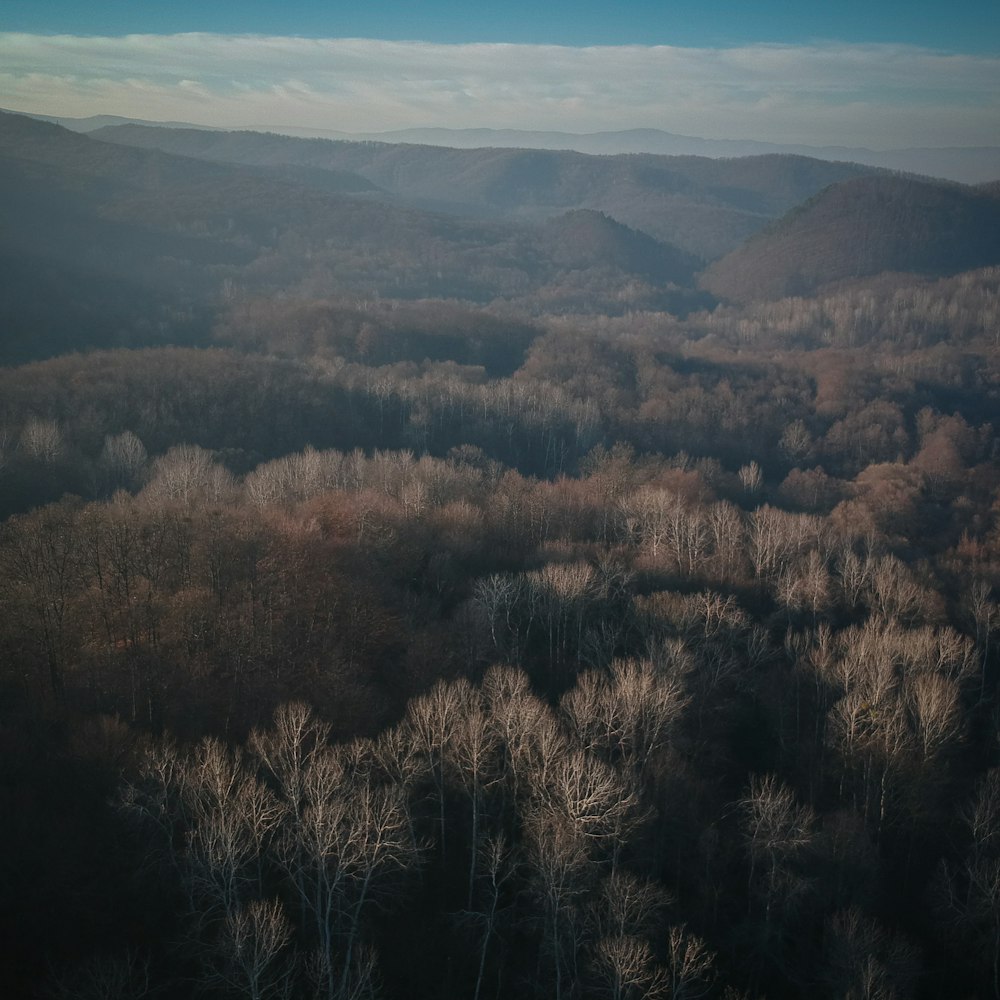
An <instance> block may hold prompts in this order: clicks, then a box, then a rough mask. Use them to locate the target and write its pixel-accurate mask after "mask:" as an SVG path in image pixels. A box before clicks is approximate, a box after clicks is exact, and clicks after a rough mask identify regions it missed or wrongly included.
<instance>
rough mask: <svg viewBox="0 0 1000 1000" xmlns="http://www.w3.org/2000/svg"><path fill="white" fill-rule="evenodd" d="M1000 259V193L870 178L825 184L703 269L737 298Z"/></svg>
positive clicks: (709, 281)
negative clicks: (886, 273) (817, 192)
mask: <svg viewBox="0 0 1000 1000" xmlns="http://www.w3.org/2000/svg"><path fill="white" fill-rule="evenodd" d="M998 263H1000V200H998V199H997V198H996V197H994V196H993V195H992V194H991V193H990V191H989V189H988V187H987V186H984V187H980V188H968V187H962V186H960V185H952V184H941V183H930V182H926V181H919V180H914V179H908V178H903V177H865V178H859V179H857V180H851V181H845V182H844V183H841V184H835V185H833V186H832V187H830V188H827V189H826V190H825V191H823V192H822V193H821V194H819V195H817V196H816V197H815V198H812V199H811V200H809V201H808V202H807V203H806V204H805V205H803V206H801V207H800V208H797V209H795V210H793V211H792V212H790V213H789V214H788V215H787V216H785V217H784V218H783V219H782V220H781V221H780V222H778V223H777V224H775V225H774V226H771V227H770V228H769V229H767V230H766V231H765V232H763V233H761V234H759V235H758V236H756V237H754V238H753V239H751V240H749V241H748V242H747V243H746V244H744V245H743V246H742V247H740V248H739V249H738V250H735V251H733V253H731V254H728V255H727V256H726V257H724V258H723V259H722V260H719V261H716V262H715V263H714V264H713V265H712V266H711V267H710V268H709V269H708V270H707V271H706V272H705V274H704V276H703V279H702V284H703V286H704V287H705V288H707V289H708V290H709V291H711V292H713V293H714V294H716V295H719V296H720V297H722V298H726V299H730V300H734V301H741V302H743V301H748V300H750V299H779V298H782V297H784V296H786V295H808V294H811V293H812V292H815V291H816V290H817V289H818V288H820V287H821V286H823V285H827V284H830V283H832V282H836V281H841V280H844V279H849V278H859V277H868V276H870V275H875V274H880V273H882V272H885V271H902V272H911V273H916V274H921V275H934V276H944V275H949V274H956V273H958V272H961V271H968V270H972V269H973V268H978V267H986V266H989V265H996V264H998Z"/></svg>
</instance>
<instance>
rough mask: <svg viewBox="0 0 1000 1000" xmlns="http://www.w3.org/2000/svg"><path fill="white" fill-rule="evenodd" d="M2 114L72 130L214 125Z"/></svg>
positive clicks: (99, 117)
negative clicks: (134, 126) (137, 126)
mask: <svg viewBox="0 0 1000 1000" xmlns="http://www.w3.org/2000/svg"><path fill="white" fill-rule="evenodd" d="M0 113H2V114H12V115H23V116H24V117H26V118H34V119H35V120H37V121H41V122H50V123H51V124H53V125H61V126H62V127H63V128H65V129H69V131H70V132H84V133H86V132H93V131H95V130H96V129H99V128H107V127H109V126H113V125H150V126H153V127H155V128H194V129H208V130H210V131H211V130H212V129H213V128H214V126H212V125H195V124H194V123H192V122H157V121H149V120H147V119H144V118H123V117H122V116H121V115H88V116H87V117H86V118H69V117H64V116H61V115H35V114H29V113H28V112H26V111H9V110H8V109H6V108H0Z"/></svg>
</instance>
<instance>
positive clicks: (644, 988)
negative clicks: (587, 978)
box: [591, 936, 669, 1000]
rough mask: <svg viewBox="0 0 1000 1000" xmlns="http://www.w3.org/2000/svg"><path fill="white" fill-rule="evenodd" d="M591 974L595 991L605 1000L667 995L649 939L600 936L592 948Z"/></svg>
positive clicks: (633, 999)
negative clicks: (605, 998)
mask: <svg viewBox="0 0 1000 1000" xmlns="http://www.w3.org/2000/svg"><path fill="white" fill-rule="evenodd" d="M591 975H592V976H593V978H594V980H595V987H596V989H595V991H594V992H595V993H596V995H597V996H600V997H607V998H608V1000H653V998H655V997H662V996H667V995H669V994H668V993H667V985H666V982H665V977H664V972H663V969H662V968H659V967H657V965H656V963H655V957H654V955H653V949H652V948H651V947H650V944H649V942H648V941H645V940H643V939H642V938H638V937H624V936H620V937H608V938H602V939H601V940H600V941H598V942H597V944H596V946H595V948H594V955H593V958H592V959H591Z"/></svg>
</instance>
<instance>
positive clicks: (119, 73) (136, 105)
mask: <svg viewBox="0 0 1000 1000" xmlns="http://www.w3.org/2000/svg"><path fill="white" fill-rule="evenodd" d="M0 107H4V108H8V109H12V110H20V111H29V112H34V113H39V114H50V115H65V116H71V117H83V116H87V115H93V114H115V115H123V116H125V117H133V118H143V119H152V120H173V121H187V122H194V123H197V124H204V125H219V126H226V127H234V128H235V127H255V128H266V127H268V126H271V127H299V128H315V129H331V130H341V131H347V132H373V131H382V130H391V129H397V128H407V127H415V126H437V127H451V128H531V129H547V130H561V131H567V132H593V131H601V130H613V129H623V128H660V129H664V130H666V131H671V132H678V133H682V134H686V135H697V136H704V137H706V138H736V139H758V140H764V141H770V142H792V143H805V144H810V145H847V146H867V147H870V148H875V149H884V148H891V147H900V146H948V145H969V146H975V145H1000V0H955V2H953V3H951V4H942V3H940V2H933V3H932V2H927V0H909V2H897V0H867V2H860V0H839V2H838V3H830V2H829V0H826V2H823V3H810V2H808V0H797V2H792V0H767V2H752V0H743V2H713V0H701V2H694V0H680V2H671V0H658V2H655V0H621V2H619V3H616V4H610V3H596V2H592V0H576V2H568V0H543V2H540V0H534V2H522V0H512V2H506V3H499V2H495V3H493V4H484V5H479V4H474V3H469V2H464V3H459V2H457V0H426V2H416V0H410V2H401V0H395V2H393V0H369V2H364V3H357V2H355V3H351V4H344V3H342V2H340V0H311V2H306V0H286V2H284V3H280V4H279V3H274V2H270V0H240V2H238V3H237V2H230V0H200V2H192V0H172V2H170V3H166V2H164V0H101V2H100V3H96V4H95V3H93V2H87V3H81V2H78V0H3V2H2V3H0Z"/></svg>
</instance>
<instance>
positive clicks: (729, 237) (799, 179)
mask: <svg viewBox="0 0 1000 1000" xmlns="http://www.w3.org/2000/svg"><path fill="white" fill-rule="evenodd" d="M93 134H94V136H95V137H97V138H100V139H103V140H107V141H111V142H115V143H123V144H127V145H132V146H139V147H142V148H146V149H159V150H163V151H166V152H171V153H176V154H179V155H183V156H192V157H197V158H200V159H207V160H214V161H224V162H230V163H240V164H244V165H252V166H259V167H271V168H273V167H277V166H287V165H294V166H299V167H310V168H320V169H324V170H337V171H347V172H349V173H353V174H359V175H360V176H362V177H364V178H366V179H367V180H368V181H370V182H371V183H373V184H375V185H377V186H378V187H379V188H382V189H384V190H385V191H387V192H390V193H391V194H393V195H395V196H396V197H398V198H401V199H404V200H405V201H406V202H408V203H409V204H411V205H414V206H417V207H433V208H438V209H446V210H450V211H452V212H455V213H458V214H464V215H468V214H473V215H479V216H482V215H487V216H494V217H496V216H507V217H513V218H526V217H527V218H544V217H546V216H548V215H552V214H555V213H561V212H564V211H567V210H569V209H573V208H589V209H594V210H596V211H601V212H606V213H607V214H609V215H611V216H612V217H613V218H615V219H617V220H618V221H619V222H622V223H624V224H626V225H628V226H632V227H634V228H639V229H642V230H643V231H645V232H647V233H649V234H650V235H651V236H654V237H655V238H657V239H659V240H662V241H665V242H668V243H672V244H674V245H676V246H678V247H680V248H681V249H683V250H685V251H686V252H688V253H692V254H695V255H697V256H700V257H703V258H706V259H712V258H715V257H718V256H721V255H722V254H724V253H726V252H727V251H729V250H731V249H734V248H735V247H737V246H738V245H739V244H740V243H742V242H743V241H744V240H745V239H746V238H747V237H748V236H750V235H751V234H752V233H754V232H756V231H758V230H759V229H761V228H762V227H764V226H765V225H766V224H767V223H768V222H769V221H770V220H772V219H774V218H776V217H778V216H780V215H782V214H784V213H785V212H787V211H788V210H789V209H790V208H792V207H793V206H795V205H797V204H798V203H799V202H801V201H802V200H803V199H805V198H808V197H810V196H811V195H813V194H815V193H817V192H818V191H820V190H822V189H823V188H824V187H826V186H827V185H829V184H832V183H835V182H836V181H840V180H845V179H848V178H851V177H857V176H860V175H862V174H866V173H870V172H871V168H866V167H860V166H857V165H855V164H844V163H839V164H835V163H826V162H824V161H820V160H811V159H807V158H805V157H793V156H776V155H774V156H760V157H749V158H744V159H734V160H711V159H707V158H705V157H697V156H683V157H665V156H655V155H643V154H635V155H620V156H589V155H585V154H582V153H576V152H571V151H565V150H562V151H558V150H526V149H471V150H470V149H448V148H444V147H441V146H415V145H405V144H395V145H393V144H387V143H375V142H342V141H331V140H326V139H297V138H290V137H288V136H279V135H272V134H262V133H256V132H206V131H200V130H193V129H192V130H185V129H154V128H143V127H141V126H121V127H116V128H104V129H99V130H97V131H96V132H94V133H93Z"/></svg>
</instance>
